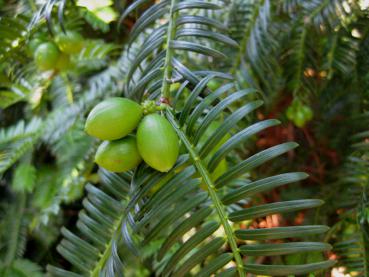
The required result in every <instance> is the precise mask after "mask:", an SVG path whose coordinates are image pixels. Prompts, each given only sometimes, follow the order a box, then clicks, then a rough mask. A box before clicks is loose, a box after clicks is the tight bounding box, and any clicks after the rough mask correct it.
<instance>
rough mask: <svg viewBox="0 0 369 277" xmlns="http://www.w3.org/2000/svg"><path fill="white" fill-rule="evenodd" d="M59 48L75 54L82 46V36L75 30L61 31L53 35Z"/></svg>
mask: <svg viewBox="0 0 369 277" xmlns="http://www.w3.org/2000/svg"><path fill="white" fill-rule="evenodd" d="M55 42H56V44H57V45H58V47H59V49H60V50H61V51H62V52H64V53H67V54H75V53H78V52H80V51H81V49H82V48H83V37H82V36H81V35H80V34H79V33H77V32H75V31H66V33H63V32H61V33H60V34H58V35H57V36H56V37H55Z"/></svg>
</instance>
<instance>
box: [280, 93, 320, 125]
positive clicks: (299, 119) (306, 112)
mask: <svg viewBox="0 0 369 277" xmlns="http://www.w3.org/2000/svg"><path fill="white" fill-rule="evenodd" d="M286 115H287V118H288V119H289V120H291V121H292V122H293V123H294V124H295V125H296V126H297V127H299V128H301V127H304V126H305V124H306V123H307V122H309V121H310V120H312V119H313V116H314V113H313V111H312V109H311V108H310V107H309V106H307V105H304V104H303V103H302V102H301V101H300V100H294V101H293V102H292V104H291V105H290V106H289V107H288V109H287V112H286Z"/></svg>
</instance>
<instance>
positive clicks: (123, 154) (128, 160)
mask: <svg viewBox="0 0 369 277" xmlns="http://www.w3.org/2000/svg"><path fill="white" fill-rule="evenodd" d="M95 161H96V163H97V164H98V165H99V166H101V167H103V168H105V169H107V170H109V171H112V172H124V171H128V170H131V169H133V168H135V167H137V166H138V165H139V164H140V162H141V161H142V158H141V156H140V154H139V152H138V149H137V143H136V138H135V137H134V136H128V137H125V138H123V139H120V140H114V141H104V142H103V143H101V144H100V146H99V148H98V149H97V151H96V155H95Z"/></svg>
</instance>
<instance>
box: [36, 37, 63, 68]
mask: <svg viewBox="0 0 369 277" xmlns="http://www.w3.org/2000/svg"><path fill="white" fill-rule="evenodd" d="M59 54H60V52H59V49H58V47H57V46H56V45H55V44H54V43H53V42H45V43H41V44H40V45H39V46H38V47H37V49H36V52H35V62H36V64H37V66H38V67H39V68H40V69H41V70H50V69H53V68H55V65H56V62H57V61H58V58H59Z"/></svg>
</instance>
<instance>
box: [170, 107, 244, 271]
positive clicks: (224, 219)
mask: <svg viewBox="0 0 369 277" xmlns="http://www.w3.org/2000/svg"><path fill="white" fill-rule="evenodd" d="M166 114H167V118H168V120H169V122H170V123H171V124H172V126H173V127H174V129H175V131H176V132H177V134H178V136H179V138H180V139H181V141H182V142H183V143H184V145H185V146H186V148H187V150H188V152H189V154H190V156H191V158H192V160H193V161H194V163H195V167H196V169H197V171H198V172H199V173H200V175H201V177H202V178H203V180H204V182H205V184H206V185H207V187H208V192H209V195H210V198H211V200H212V202H213V204H214V207H215V210H216V212H217V214H218V217H219V219H220V223H221V224H222V226H223V229H224V232H225V233H226V235H227V240H228V243H229V245H230V247H231V249H232V252H233V257H234V259H235V262H236V265H237V271H238V274H239V276H240V277H245V276H246V274H245V271H244V267H243V261H242V257H241V255H240V252H239V249H238V247H237V242H236V238H235V236H234V233H233V230H232V227H231V225H230V224H229V221H228V216H227V215H226V213H225V211H224V205H223V204H222V202H221V201H220V199H219V197H218V195H217V194H216V192H215V186H214V183H213V181H212V180H211V178H210V174H209V172H208V171H207V169H206V168H205V166H204V165H203V163H202V160H201V159H200V157H199V156H198V154H197V153H196V151H195V149H194V148H193V146H192V145H191V143H190V141H189V140H188V139H187V137H186V135H185V134H184V133H183V132H182V130H181V129H180V127H179V126H178V124H177V122H176V120H175V119H174V117H173V115H172V113H171V112H170V111H169V109H167V113H166Z"/></svg>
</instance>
